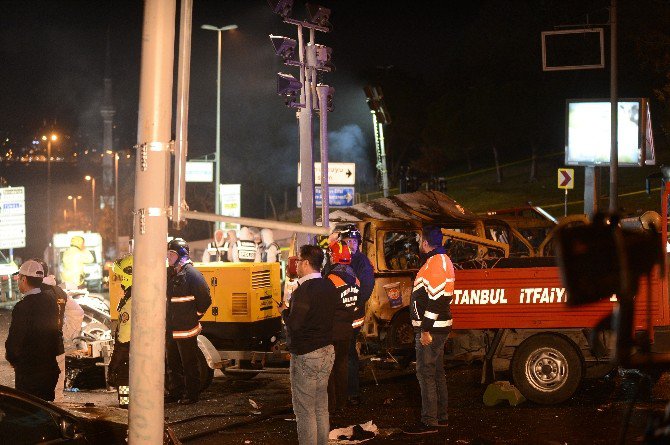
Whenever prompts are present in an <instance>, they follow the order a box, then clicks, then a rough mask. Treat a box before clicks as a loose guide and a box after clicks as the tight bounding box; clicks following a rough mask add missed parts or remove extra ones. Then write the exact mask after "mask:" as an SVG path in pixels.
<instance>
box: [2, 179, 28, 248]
mask: <svg viewBox="0 0 670 445" xmlns="http://www.w3.org/2000/svg"><path fill="white" fill-rule="evenodd" d="M19 247H26V189H25V187H5V188H0V249H14V248H19Z"/></svg>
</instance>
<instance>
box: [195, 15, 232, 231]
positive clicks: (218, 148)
mask: <svg viewBox="0 0 670 445" xmlns="http://www.w3.org/2000/svg"><path fill="white" fill-rule="evenodd" d="M200 28H201V29H205V30H208V31H216V32H217V34H218V57H217V68H216V70H217V71H216V153H215V155H214V163H215V164H216V170H215V172H214V213H216V214H217V215H220V214H221V202H220V201H221V200H220V197H219V191H220V187H219V184H220V183H221V32H222V31H231V30H234V29H237V25H227V26H223V27H220V28H219V27H216V26H213V25H202V26H201V27H200ZM214 226H215V229H216V223H214Z"/></svg>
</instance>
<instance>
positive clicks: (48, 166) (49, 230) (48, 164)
mask: <svg viewBox="0 0 670 445" xmlns="http://www.w3.org/2000/svg"><path fill="white" fill-rule="evenodd" d="M42 140H43V141H47V234H48V236H49V238H51V142H52V141H56V140H58V135H56V134H55V133H54V134H51V135H50V136H49V137H47V136H42Z"/></svg>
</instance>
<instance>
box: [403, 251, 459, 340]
mask: <svg viewBox="0 0 670 445" xmlns="http://www.w3.org/2000/svg"><path fill="white" fill-rule="evenodd" d="M440 250H441V249H440ZM440 250H438V251H437V252H436V253H434V254H433V255H432V256H430V257H429V258H428V259H427V260H426V263H425V264H424V265H423V266H421V269H419V272H418V273H417V275H416V279H415V280H414V288H413V289H412V298H411V301H410V306H411V307H410V317H411V320H412V326H414V329H415V331H417V332H419V331H423V332H436V333H439V332H448V331H449V330H450V329H451V324H452V320H451V310H450V308H449V304H450V303H451V297H452V295H453V293H454V284H455V278H454V277H455V275H454V265H453V264H452V263H451V259H449V257H448V256H447V255H446V254H445V253H442V252H444V251H443V250H442V252H440Z"/></svg>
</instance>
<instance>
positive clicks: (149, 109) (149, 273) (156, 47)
mask: <svg viewBox="0 0 670 445" xmlns="http://www.w3.org/2000/svg"><path fill="white" fill-rule="evenodd" d="M175 13H176V1H175V0H145V2H144V23H143V27H142V63H141V73H140V101H139V116H138V129H137V141H138V145H137V163H136V166H135V213H134V221H133V226H134V230H133V239H134V243H135V245H134V264H133V268H134V271H133V274H134V275H135V276H138V277H142V279H141V280H136V281H135V283H134V284H133V318H132V321H131V323H132V326H131V351H130V356H131V360H130V410H129V419H128V426H129V431H128V438H129V442H130V444H132V445H137V444H152V445H159V444H162V443H163V428H164V421H165V419H164V415H165V414H164V405H163V390H164V376H165V295H166V267H165V255H166V239H167V222H168V218H167V195H168V193H169V187H167V185H168V184H169V183H168V178H167V172H168V167H169V165H170V158H169V156H170V145H171V144H170V135H171V129H170V127H171V119H172V83H173V78H172V77H173V69H174V41H175Z"/></svg>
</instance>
